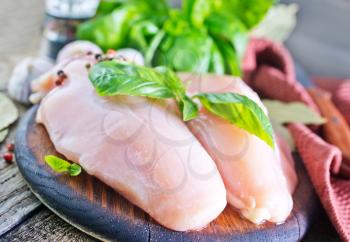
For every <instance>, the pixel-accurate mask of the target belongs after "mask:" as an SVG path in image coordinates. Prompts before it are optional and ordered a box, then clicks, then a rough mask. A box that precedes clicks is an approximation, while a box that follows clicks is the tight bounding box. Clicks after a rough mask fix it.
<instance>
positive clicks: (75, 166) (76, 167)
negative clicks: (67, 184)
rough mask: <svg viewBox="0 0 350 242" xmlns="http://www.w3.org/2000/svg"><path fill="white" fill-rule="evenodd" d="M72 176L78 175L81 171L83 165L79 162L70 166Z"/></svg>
mask: <svg viewBox="0 0 350 242" xmlns="http://www.w3.org/2000/svg"><path fill="white" fill-rule="evenodd" d="M68 171H69V175H70V176H77V175H79V174H80V173H81V167H80V166H79V165H78V164H75V163H74V164H72V165H70V166H69V168H68Z"/></svg>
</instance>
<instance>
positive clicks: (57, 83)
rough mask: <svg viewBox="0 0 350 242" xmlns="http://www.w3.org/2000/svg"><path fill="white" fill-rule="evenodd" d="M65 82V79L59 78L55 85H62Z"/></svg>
mask: <svg viewBox="0 0 350 242" xmlns="http://www.w3.org/2000/svg"><path fill="white" fill-rule="evenodd" d="M62 84H63V80H62V79H61V78H58V79H57V80H56V81H55V85H56V86H61V85H62Z"/></svg>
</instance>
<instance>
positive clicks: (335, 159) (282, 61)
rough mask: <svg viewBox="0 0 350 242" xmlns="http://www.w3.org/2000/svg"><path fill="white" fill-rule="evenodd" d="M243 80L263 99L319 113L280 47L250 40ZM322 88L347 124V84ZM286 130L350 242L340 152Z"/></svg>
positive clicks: (348, 184) (347, 184)
mask: <svg viewBox="0 0 350 242" xmlns="http://www.w3.org/2000/svg"><path fill="white" fill-rule="evenodd" d="M243 71H244V80H245V81H246V82H247V83H248V84H249V85H250V86H251V87H252V88H254V89H255V90H256V91H258V92H259V93H260V94H261V95H263V96H265V97H266V98H271V99H278V100H282V101H285V102H291V101H300V102H303V103H305V104H307V105H309V106H310V107H311V108H313V109H314V110H316V111H318V108H317V106H316V105H315V103H314V102H313V100H312V98H311V97H310V96H309V94H308V92H307V91H306V90H305V89H304V87H303V86H302V85H301V84H300V83H299V82H298V81H297V80H296V79H295V71H294V64H293V60H292V58H291V56H290V54H289V53H288V51H287V50H286V49H285V48H284V47H283V46H282V45H280V44H277V43H273V42H271V41H268V40H264V39H251V41H250V43H249V45H248V48H247V52H246V56H245V58H244V60H243ZM320 83H323V84H322V85H321V86H322V87H324V88H325V87H326V86H327V88H326V89H327V90H329V91H331V92H332V93H333V98H334V101H335V103H336V105H339V106H338V107H341V111H342V112H343V114H344V115H345V116H346V118H347V120H348V122H349V123H350V95H349V94H350V81H348V82H333V83H337V85H338V86H337V87H334V86H332V85H330V84H329V83H325V82H322V81H320ZM289 129H290V131H291V133H292V135H293V138H294V140H295V143H296V147H297V149H298V151H299V153H300V155H301V157H302V159H303V162H304V165H305V167H306V169H307V171H308V174H309V176H310V178H311V181H312V183H313V185H314V187H315V190H316V192H317V194H318V196H319V198H320V200H321V203H322V204H323V206H324V208H325V210H326V212H327V214H328V216H329V218H330V220H331V222H332V223H333V225H334V226H335V228H336V230H337V231H338V233H339V235H340V236H341V238H342V239H343V240H345V241H350V180H345V179H342V178H340V177H338V176H337V174H338V172H339V168H340V164H341V152H340V150H339V149H338V148H337V147H335V146H333V145H331V144H328V143H327V142H326V141H324V140H323V139H322V138H320V137H319V136H318V135H317V134H315V133H314V132H313V131H312V130H311V129H309V128H308V127H306V126H305V125H302V124H291V125H289Z"/></svg>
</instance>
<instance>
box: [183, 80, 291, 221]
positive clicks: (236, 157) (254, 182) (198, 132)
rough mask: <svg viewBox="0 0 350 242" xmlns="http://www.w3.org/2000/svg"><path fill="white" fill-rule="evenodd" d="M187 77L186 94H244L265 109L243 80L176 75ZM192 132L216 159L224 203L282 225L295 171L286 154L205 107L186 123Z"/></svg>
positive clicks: (288, 208) (254, 218)
mask: <svg viewBox="0 0 350 242" xmlns="http://www.w3.org/2000/svg"><path fill="white" fill-rule="evenodd" d="M181 77H182V79H183V80H190V81H191V82H190V84H189V92H190V93H191V94H196V93H199V92H209V93H223V92H233V93H238V94H241V95H245V96H247V97H249V98H250V99H252V100H253V101H255V102H256V103H257V104H258V105H259V106H260V107H261V108H262V109H263V110H264V111H265V112H266V108H265V107H264V106H263V104H262V102H261V101H260V99H259V97H258V95H257V94H256V93H255V92H254V91H253V90H252V89H250V88H249V87H248V86H247V85H246V84H245V83H244V82H243V81H242V80H240V79H239V78H234V77H231V76H220V78H218V77H217V76H215V75H205V76H195V77H193V76H190V75H186V74H183V75H181ZM188 126H189V127H190V129H191V130H192V133H193V134H195V136H196V137H197V138H198V140H199V141H200V142H201V143H202V145H203V146H204V147H205V149H206V150H207V152H208V153H209V154H210V156H211V157H212V158H213V159H214V161H215V162H216V165H217V166H218V169H219V172H220V174H221V176H222V178H223V180H224V183H225V186H226V190H227V200H228V202H229V203H230V204H231V205H232V206H234V207H235V208H237V209H238V210H239V211H240V212H241V214H242V215H243V216H244V217H245V218H247V219H248V220H250V221H252V222H254V223H257V224H259V223H262V222H264V221H271V222H274V223H282V222H284V221H285V220H286V219H287V217H288V216H289V214H290V212H291V210H292V208H293V200H292V196H291V194H292V192H293V190H294V187H295V185H296V179H297V178H296V174H295V171H294V167H293V165H292V164H291V163H290V159H291V158H290V155H289V154H288V152H280V150H279V148H278V145H277V144H276V148H275V150H273V149H272V148H271V147H269V146H268V145H267V144H266V143H265V142H263V141H262V140H261V139H259V138H258V137H256V136H254V135H252V134H250V133H248V132H247V131H244V130H242V129H240V128H238V127H236V126H235V125H232V124H230V123H229V122H228V121H226V120H224V119H222V118H221V117H218V116H215V115H213V114H211V113H209V112H208V111H206V110H205V109H204V108H202V109H201V110H200V116H199V117H198V118H196V119H194V120H192V121H190V122H189V123H188Z"/></svg>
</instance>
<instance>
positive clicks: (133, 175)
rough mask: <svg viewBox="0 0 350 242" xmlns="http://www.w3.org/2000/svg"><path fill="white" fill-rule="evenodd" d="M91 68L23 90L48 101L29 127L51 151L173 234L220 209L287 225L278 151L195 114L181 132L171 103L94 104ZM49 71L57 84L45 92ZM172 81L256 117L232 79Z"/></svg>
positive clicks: (286, 171) (68, 66)
mask: <svg viewBox="0 0 350 242" xmlns="http://www.w3.org/2000/svg"><path fill="white" fill-rule="evenodd" d="M68 54H69V53H68ZM68 54H67V55H68ZM94 62H95V60H94V58H93V57H92V56H85V57H84V56H80V57H74V58H73V57H71V58H69V56H67V57H65V60H64V61H63V62H61V63H59V64H58V65H57V66H56V67H55V68H53V70H52V71H51V72H48V73H46V74H45V75H43V77H41V78H40V79H38V80H37V81H36V82H34V83H33V90H34V91H37V93H39V94H40V95H45V94H46V93H48V94H47V95H46V96H45V97H44V99H43V100H42V102H41V105H40V107H39V109H38V114H37V122H39V123H42V124H43V125H44V126H45V127H46V129H47V131H48V133H49V135H50V138H51V140H52V142H53V144H54V145H55V148H56V149H57V151H58V152H60V153H61V154H63V155H64V156H65V157H66V158H67V159H69V160H71V161H74V162H77V163H79V164H80V165H81V166H82V167H83V168H84V170H85V171H86V172H87V173H89V174H91V175H94V176H96V177H97V178H99V179H100V180H101V181H103V182H104V183H106V184H107V185H109V186H111V187H112V188H114V189H115V190H116V191H118V192H119V193H121V194H122V195H123V196H124V197H126V198H127V199H128V200H129V201H130V202H132V203H133V204H135V205H137V206H138V207H140V208H142V209H143V210H144V211H146V212H147V213H148V214H149V215H150V216H151V217H152V218H154V219H155V220H157V221H158V222H159V223H160V224H162V225H164V226H165V227H167V228H170V229H173V230H178V231H188V230H199V229H201V228H203V227H205V226H206V225H208V224H209V223H210V222H211V221H212V220H214V219H215V218H216V217H217V216H218V215H219V214H220V213H221V212H222V211H223V209H224V208H225V206H226V203H227V202H226V201H228V202H229V203H230V205H232V206H233V207H235V208H236V209H237V210H238V211H239V212H240V213H241V214H242V215H243V216H244V217H245V218H247V219H248V220H250V221H252V222H254V223H257V224H258V223H262V222H264V221H271V222H274V223H282V222H284V221H285V220H286V219H287V217H288V216H289V214H290V212H291V210H292V208H293V200H292V196H291V194H292V193H293V190H294V188H295V186H296V182H297V178H296V174H295V171H294V165H293V160H292V158H291V156H290V151H289V150H288V148H286V146H285V145H284V144H283V142H282V143H280V142H278V143H276V146H275V147H276V148H275V149H272V148H271V147H269V146H268V145H267V144H266V143H265V142H263V141H262V140H260V139H259V138H258V137H256V136H254V135H252V134H250V133H248V132H246V131H244V130H242V129H240V128H238V127H236V126H235V125H233V124H230V123H228V122H227V121H225V120H224V119H222V118H220V117H218V116H215V115H213V114H211V113H209V112H208V111H206V110H205V109H203V108H201V109H200V115H199V117H198V118H196V119H194V120H192V121H190V122H188V123H185V122H183V121H182V120H181V117H180V115H179V112H178V110H177V107H176V105H175V104H174V103H173V102H172V101H154V100H151V99H146V98H138V97H129V96H117V97H101V96H99V95H98V94H97V93H96V91H95V89H94V87H93V86H92V84H91V83H90V81H89V79H88V69H87V67H86V66H88V65H87V64H88V63H89V64H90V65H92V64H94ZM59 69H62V70H63V71H64V73H65V74H66V75H67V79H66V80H65V81H64V82H63V84H62V85H61V86H57V87H55V85H54V80H55V79H56V78H57V74H56V72H57V70H59ZM198 77H201V78H198ZM181 78H182V79H183V80H188V79H190V80H191V83H190V84H189V92H190V94H195V93H199V92H211V93H220V92H235V93H239V94H242V95H246V96H248V97H249V98H251V99H252V100H254V101H255V102H256V103H257V104H258V105H259V106H260V107H261V108H262V109H263V110H264V111H265V112H266V109H265V107H264V106H263V104H262V102H261V101H260V99H259V97H258V95H257V94H256V93H255V92H254V91H252V90H251V89H250V88H249V87H248V86H247V85H246V84H245V83H244V82H242V81H241V80H240V79H238V78H233V77H229V76H222V77H221V76H220V77H218V76H215V75H206V76H189V75H186V74H182V75H181ZM51 89H52V90H51ZM50 90H51V91H50ZM277 140H278V139H277ZM279 146H280V147H281V148H282V149H279Z"/></svg>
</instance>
